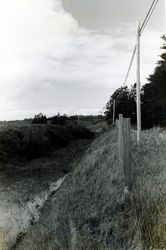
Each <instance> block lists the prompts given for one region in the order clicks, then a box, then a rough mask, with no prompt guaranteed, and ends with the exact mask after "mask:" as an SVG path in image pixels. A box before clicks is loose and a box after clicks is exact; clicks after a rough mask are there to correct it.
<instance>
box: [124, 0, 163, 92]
mask: <svg viewBox="0 0 166 250" xmlns="http://www.w3.org/2000/svg"><path fill="white" fill-rule="evenodd" d="M158 2H159V0H153V2H152V4H151V6H150V8H149V11H148V12H147V15H146V17H145V19H144V21H143V23H142V25H141V28H140V36H141V35H142V33H143V31H144V29H145V27H146V25H147V24H148V22H149V20H150V18H151V16H152V14H153V12H154V10H155V8H156V6H157V4H158ZM136 50H137V45H135V46H134V50H133V54H132V57H131V60H130V64H129V67H128V70H127V74H126V77H125V80H124V84H123V85H122V87H124V86H125V85H126V83H127V80H128V77H129V74H130V71H131V67H132V65H133V61H134V57H135V54H136Z"/></svg>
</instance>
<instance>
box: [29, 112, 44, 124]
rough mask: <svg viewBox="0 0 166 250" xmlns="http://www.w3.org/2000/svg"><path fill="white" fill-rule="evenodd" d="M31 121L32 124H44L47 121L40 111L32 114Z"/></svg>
mask: <svg viewBox="0 0 166 250" xmlns="http://www.w3.org/2000/svg"><path fill="white" fill-rule="evenodd" d="M32 123H33V124H45V123H47V117H46V116H45V115H43V114H42V113H39V114H37V115H35V116H34V118H33V120H32Z"/></svg>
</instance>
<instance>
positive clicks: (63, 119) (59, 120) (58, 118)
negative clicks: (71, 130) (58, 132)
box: [50, 113, 67, 126]
mask: <svg viewBox="0 0 166 250" xmlns="http://www.w3.org/2000/svg"><path fill="white" fill-rule="evenodd" d="M50 120H51V124H53V125H60V126H65V125H66V123H67V115H60V113H58V114H57V115H55V116H53V117H51V119H50Z"/></svg>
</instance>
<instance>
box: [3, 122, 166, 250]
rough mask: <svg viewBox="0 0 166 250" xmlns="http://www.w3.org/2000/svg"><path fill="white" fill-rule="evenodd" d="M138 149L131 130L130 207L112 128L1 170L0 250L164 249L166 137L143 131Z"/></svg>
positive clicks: (165, 241) (165, 233)
mask: <svg viewBox="0 0 166 250" xmlns="http://www.w3.org/2000/svg"><path fill="white" fill-rule="evenodd" d="M95 126H96V125H95ZM99 127H100V126H99ZM95 128H96V127H95ZM42 129H43V128H42ZM96 129H97V128H96ZM105 129H106V128H105ZM97 130H98V129H97ZM141 143H142V144H141V145H140V147H137V145H136V133H135V131H134V130H133V131H132V143H131V144H132V167H133V171H134V186H133V200H132V205H131V207H125V203H124V172H123V171H124V170H123V169H120V168H119V164H118V130H117V128H115V127H112V128H107V131H105V132H102V131H101V132H100V134H99V135H98V136H97V137H96V138H95V139H94V140H93V141H92V137H91V136H90V137H89V136H88V138H84V139H83V138H81V139H80V138H79V140H74V141H72V142H70V143H69V144H68V145H67V146H63V147H61V148H59V149H56V150H55V151H53V152H52V153H51V155H46V156H44V157H43V156H42V157H40V158H37V159H33V160H30V161H28V162H25V161H24V164H23V165H22V167H20V166H19V167H18V166H16V165H13V163H8V164H9V166H10V167H9V169H8V170H3V171H1V198H0V199H1V201H2V200H3V203H2V202H1V215H2V216H1V221H0V223H1V226H0V227H1V231H0V238H1V246H3V247H4V249H19V250H24V249H25V250H29V249H34V250H35V249H36V250H37V249H40V250H45V249H55V250H58V249H59V250H67V249H75V250H79V249H80V250H84V249H85V250H91V249H92V250H93V249H94V250H96V249H99V250H103V249H105V250H115V249H116V250H120V249H121V250H122V249H128V250H132V249H138V250H144V249H165V245H166V238H165V236H166V217H165V212H166V200H165V193H166V185H165V183H166V174H165V164H166V163H165V162H166V154H165V152H166V133H165V131H164V130H162V129H160V128H155V129H152V130H147V131H144V132H143V133H142V142H141ZM8 164H7V165H8ZM11 166H14V168H13V171H12V167H11ZM17 168H19V170H18V169H17ZM16 169H17V171H15V170H16ZM1 248H2V247H1ZM2 249H3V248H2Z"/></svg>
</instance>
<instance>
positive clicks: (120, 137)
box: [119, 114, 123, 167]
mask: <svg viewBox="0 0 166 250" xmlns="http://www.w3.org/2000/svg"><path fill="white" fill-rule="evenodd" d="M119 165H120V167H123V115H122V114H120V115H119Z"/></svg>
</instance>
